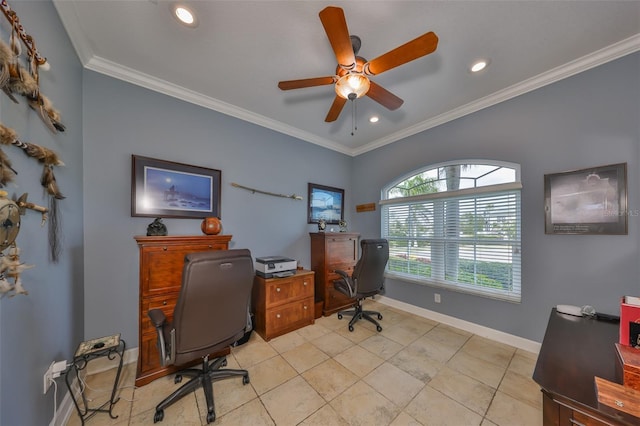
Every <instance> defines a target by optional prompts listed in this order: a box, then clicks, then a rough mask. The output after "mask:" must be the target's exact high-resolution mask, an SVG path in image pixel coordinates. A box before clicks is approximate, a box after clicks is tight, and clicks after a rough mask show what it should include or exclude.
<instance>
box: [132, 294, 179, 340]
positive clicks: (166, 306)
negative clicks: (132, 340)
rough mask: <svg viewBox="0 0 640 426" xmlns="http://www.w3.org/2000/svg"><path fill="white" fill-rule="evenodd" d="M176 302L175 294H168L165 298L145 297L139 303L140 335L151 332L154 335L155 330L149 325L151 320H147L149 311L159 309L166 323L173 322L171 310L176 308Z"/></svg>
mask: <svg viewBox="0 0 640 426" xmlns="http://www.w3.org/2000/svg"><path fill="white" fill-rule="evenodd" d="M177 301H178V295H177V294H169V295H166V296H158V297H147V298H144V299H142V300H141V301H140V303H141V305H142V306H141V307H140V308H141V309H140V314H141V315H142V316H141V318H140V329H141V330H140V331H141V333H142V334H145V333H149V332H153V334H154V335H155V333H156V331H155V330H156V328H155V327H154V326H153V324H151V319H149V311H150V310H151V309H160V310H162V312H164V315H165V316H166V317H167V321H173V310H174V309H175V307H176V303H177Z"/></svg>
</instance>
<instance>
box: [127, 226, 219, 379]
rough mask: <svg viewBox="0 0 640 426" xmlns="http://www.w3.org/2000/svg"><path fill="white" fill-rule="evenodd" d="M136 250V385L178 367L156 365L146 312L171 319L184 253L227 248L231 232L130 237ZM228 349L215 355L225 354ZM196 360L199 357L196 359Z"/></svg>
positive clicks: (154, 339) (153, 334)
mask: <svg viewBox="0 0 640 426" xmlns="http://www.w3.org/2000/svg"><path fill="white" fill-rule="evenodd" d="M134 238H135V240H136V241H137V243H138V248H139V251H140V310H139V314H140V315H139V319H138V369H137V372H136V382H135V384H136V386H142V385H145V384H147V383H149V382H151V381H153V380H155V379H157V378H158V377H162V376H165V375H167V374H171V373H173V372H175V371H177V370H179V369H180V368H178V367H174V366H170V367H165V368H163V367H161V366H160V355H159V354H158V349H157V344H156V342H157V333H156V330H155V328H154V327H153V325H151V321H150V320H149V316H148V315H147V312H149V310H150V309H162V311H163V312H164V314H165V315H166V316H167V319H168V320H172V319H173V309H174V308H175V305H176V302H177V300H178V294H179V292H180V286H181V285H182V269H183V267H184V257H185V256H186V255H187V254H188V253H194V252H199V251H208V250H227V249H228V248H229V241H230V240H231V235H198V236H188V235H171V236H164V237H148V236H136V237H134ZM228 353H229V349H227V350H225V351H223V352H221V353H217V354H215V355H218V356H219V355H224V354H228ZM198 362H199V361H198Z"/></svg>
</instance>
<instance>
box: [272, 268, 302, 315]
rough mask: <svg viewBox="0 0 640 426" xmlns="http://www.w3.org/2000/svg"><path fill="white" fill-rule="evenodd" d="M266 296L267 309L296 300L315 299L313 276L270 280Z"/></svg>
mask: <svg viewBox="0 0 640 426" xmlns="http://www.w3.org/2000/svg"><path fill="white" fill-rule="evenodd" d="M265 296H266V303H265V306H266V307H267V309H268V308H271V307H273V306H278V305H281V304H283V303H288V302H291V301H293V300H296V299H305V298H308V297H313V276H312V275H304V276H300V277H290V278H280V279H276V280H269V281H268V282H267V283H266V284H265Z"/></svg>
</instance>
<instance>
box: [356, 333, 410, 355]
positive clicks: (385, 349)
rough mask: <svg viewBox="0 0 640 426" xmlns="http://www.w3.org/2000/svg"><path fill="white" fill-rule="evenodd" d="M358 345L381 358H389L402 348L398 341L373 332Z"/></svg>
mask: <svg viewBox="0 0 640 426" xmlns="http://www.w3.org/2000/svg"><path fill="white" fill-rule="evenodd" d="M360 346H362V347H363V348H365V349H366V350H368V351H369V352H371V353H374V354H376V355H378V356H379V357H380V358H382V359H389V358H391V357H392V356H394V355H395V354H397V353H398V352H400V351H401V350H402V348H404V346H402V345H401V344H400V343H397V342H394V341H393V340H391V339H387V338H386V337H384V336H382V335H380V334H374V335H373V336H371V337H369V338H368V339H366V340H363V341H362V342H360Z"/></svg>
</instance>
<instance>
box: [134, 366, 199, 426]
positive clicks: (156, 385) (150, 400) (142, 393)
mask: <svg viewBox="0 0 640 426" xmlns="http://www.w3.org/2000/svg"><path fill="white" fill-rule="evenodd" d="M174 377H175V375H173V374H172V375H169V376H164V377H160V378H159V379H156V380H154V381H153V382H151V383H147V384H146V385H144V386H141V387H139V388H136V390H135V391H134V392H133V407H132V408H131V417H132V418H133V417H134V416H136V415H138V414H140V413H143V412H145V411H148V410H150V409H152V408H155V406H156V405H158V404H159V403H160V402H161V401H162V400H163V399H165V398H166V397H167V396H169V395H170V394H171V393H172V392H174V391H176V390H177V389H178V388H179V387H180V386H182V385H183V384H184V383H186V380H187V379H186V378H185V380H184V381H183V383H178V384H175V383H174ZM185 398H188V397H185ZM193 398H194V399H193V400H194V402H195V397H193ZM167 412H168V411H165V417H166V414H167Z"/></svg>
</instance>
